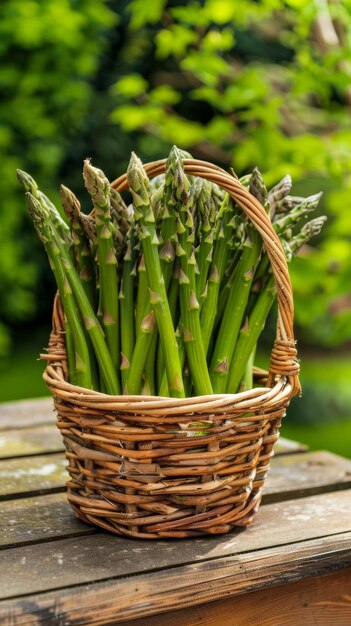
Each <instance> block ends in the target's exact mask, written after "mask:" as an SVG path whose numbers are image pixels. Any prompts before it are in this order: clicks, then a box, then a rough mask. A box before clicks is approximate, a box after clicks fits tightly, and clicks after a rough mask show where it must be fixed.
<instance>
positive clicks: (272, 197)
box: [268, 175, 292, 221]
mask: <svg viewBox="0 0 351 626" xmlns="http://www.w3.org/2000/svg"><path fill="white" fill-rule="evenodd" d="M291 186H292V181H291V177H290V176H289V175H287V176H284V178H282V180H280V181H279V183H277V184H276V185H275V187H272V189H270V190H269V192H268V202H269V207H270V209H269V217H270V218H271V220H272V221H273V219H274V217H275V214H276V213H279V212H280V210H281V207H282V205H283V203H284V198H286V196H287V195H288V194H289V193H290V190H291Z"/></svg>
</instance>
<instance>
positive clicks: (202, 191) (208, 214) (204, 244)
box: [194, 180, 217, 306]
mask: <svg viewBox="0 0 351 626" xmlns="http://www.w3.org/2000/svg"><path fill="white" fill-rule="evenodd" d="M194 203H195V207H196V208H197V212H198V214H199V216H200V219H201V229H200V236H199V239H200V244H199V246H198V247H197V250H196V262H197V266H198V270H199V272H198V274H197V277H196V295H197V298H198V301H199V303H200V306H201V304H202V303H203V302H204V300H205V296H206V285H207V277H208V272H209V268H210V266H211V261H212V254H213V240H214V230H215V224H216V216H217V212H216V203H215V201H214V199H213V195H212V188H211V183H209V182H208V181H206V180H201V183H198V185H197V189H196V192H195V194H194Z"/></svg>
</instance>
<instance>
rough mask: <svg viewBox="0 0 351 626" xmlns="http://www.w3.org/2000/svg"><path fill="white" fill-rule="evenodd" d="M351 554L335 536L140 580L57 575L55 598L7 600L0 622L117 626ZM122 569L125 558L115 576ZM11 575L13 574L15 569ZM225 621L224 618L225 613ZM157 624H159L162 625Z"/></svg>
mask: <svg viewBox="0 0 351 626" xmlns="http://www.w3.org/2000/svg"><path fill="white" fill-rule="evenodd" d="M93 538H94V537H93ZM90 539H92V538H90ZM174 543H175V542H173V544H174ZM46 545H48V544H46ZM350 555H351V533H342V534H337V535H335V536H334V537H332V538H330V537H329V538H328V537H324V538H319V539H314V540H310V541H305V542H298V543H293V544H289V546H288V549H287V546H279V547H276V548H271V549H266V550H258V551H255V552H250V553H249V554H236V555H233V556H231V557H226V558H220V559H210V560H206V561H205V562H203V563H196V562H195V563H190V564H188V565H183V566H179V567H172V568H169V569H166V570H165V569H163V570H158V571H154V572H148V573H145V574H141V575H139V576H138V577H135V576H131V577H127V578H117V576H119V575H120V574H116V578H115V579H113V580H110V581H108V582H104V583H98V582H95V583H94V584H84V585H81V586H79V587H71V588H69V589H60V590H56V591H53V588H54V587H55V586H57V585H58V584H59V574H57V578H56V579H51V580H52V587H51V590H50V591H48V593H44V592H43V591H44V590H42V591H41V593H38V594H30V591H28V593H27V595H26V596H25V597H22V598H18V597H17V598H13V599H12V600H8V601H3V602H0V622H1V624H2V626H38V624H45V626H61V625H62V624H72V625H73V624H89V626H107V625H109V626H112V625H113V626H115V625H116V624H121V623H122V624H123V623H125V622H126V621H128V620H132V619H136V618H140V617H144V616H148V615H154V614H159V613H164V612H167V611H172V610H175V609H178V608H179V607H182V608H185V607H189V606H194V605H198V604H202V603H204V602H212V601H215V600H218V599H220V598H225V597H229V596H236V595H238V594H243V593H246V592H249V591H253V590H258V589H263V588H267V587H270V586H274V585H283V584H287V583H289V582H295V581H298V580H304V579H305V578H310V577H312V576H319V575H322V574H328V573H330V572H332V571H333V570H334V569H335V568H337V569H338V570H339V571H340V570H342V569H343V568H344V569H346V568H347V567H349V566H350ZM24 558H25V557H22V562H21V560H20V559H18V560H17V569H16V576H17V575H19V576H20V575H21V571H22V568H23V567H25V566H26V562H25V561H24ZM55 558H56V560H57V562H60V563H61V562H62V558H63V557H62V556H61V553H59V552H57V553H56V557H55ZM101 558H102V555H101V557H100V560H101ZM115 558H116V556H115ZM140 562H141V558H140ZM153 562H154V563H155V554H154V558H153ZM63 564H64V562H63V563H62V577H61V585H62V584H64V578H63V577H64V574H65V572H64V568H63ZM141 565H142V563H141ZM44 566H45V567H46V563H45V564H44ZM75 568H76V571H80V570H81V564H80V563H79V562H78V561H76V563H75ZM90 568H91V572H90V573H91V575H93V574H94V572H96V571H97V572H98V573H99V570H98V569H97V570H96V568H95V567H94V564H93V563H91V564H90ZM117 569H118V558H117V562H115V571H117ZM57 572H59V569H58V570H57ZM8 575H9V576H10V575H11V574H10V572H9V574H8ZM48 576H49V572H48ZM96 580H97V579H96ZM14 582H16V581H14ZM218 620H219V621H221V620H220V616H218ZM154 623H155V624H157V621H155V622H154ZM257 623H259V622H257ZM126 626H127V625H126ZM240 626H242V625H240ZM279 626H281V625H279ZM294 626H295V625H294ZM323 626H327V623H325V624H323ZM328 626H329V624H328Z"/></svg>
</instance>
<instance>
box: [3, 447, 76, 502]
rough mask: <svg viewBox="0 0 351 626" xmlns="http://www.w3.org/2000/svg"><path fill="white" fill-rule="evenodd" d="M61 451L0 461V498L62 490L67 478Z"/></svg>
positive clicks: (64, 460)
mask: <svg viewBox="0 0 351 626" xmlns="http://www.w3.org/2000/svg"><path fill="white" fill-rule="evenodd" d="M65 467H66V459H65V457H64V455H63V454H62V453H60V454H48V455H43V456H35V457H26V458H22V459H6V460H2V461H0V500H1V499H2V500H3V499H7V498H14V497H19V496H28V495H30V494H39V493H45V492H48V491H58V490H61V491H62V490H63V489H64V485H65V483H66V482H67V480H68V474H67V471H66V469H65Z"/></svg>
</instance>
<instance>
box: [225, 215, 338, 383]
mask: <svg viewBox="0 0 351 626" xmlns="http://www.w3.org/2000/svg"><path fill="white" fill-rule="evenodd" d="M325 220H326V217H324V216H322V217H318V218H315V219H314V220H311V221H310V222H307V223H306V224H305V225H304V226H303V227H302V229H301V231H300V232H299V233H297V234H296V235H295V236H294V237H293V238H292V239H291V240H290V241H289V242H288V241H287V240H282V244H283V247H284V248H285V250H286V252H287V253H288V254H287V260H288V261H289V262H290V261H291V259H292V258H293V256H294V255H295V254H296V253H297V252H298V250H299V249H300V248H301V246H303V245H304V244H306V243H307V242H308V241H309V240H310V239H311V238H312V237H315V236H316V235H318V234H319V232H320V231H321V229H322V226H323V224H324V223H325ZM275 299H276V289H275V283H274V277H273V275H272V274H271V275H270V276H268V279H267V280H266V284H265V285H264V287H263V289H262V291H261V293H260V294H259V296H258V299H257V302H256V304H255V306H254V307H253V309H252V311H251V313H250V316H249V317H248V318H246V320H245V323H244V325H243V326H242V328H241V330H240V334H239V339H238V342H237V344H236V347H235V352H234V354H233V358H232V361H231V366H230V371H229V376H228V382H227V393H236V392H237V390H238V388H239V385H240V382H241V380H242V377H243V375H244V372H245V368H246V364H247V362H248V360H249V357H250V354H251V353H252V351H253V350H254V349H255V347H256V344H257V341H258V338H259V336H260V334H261V332H262V330H263V328H264V326H265V322H266V319H267V316H268V313H269V312H270V310H271V308H272V306H273V304H274V301H275Z"/></svg>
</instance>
